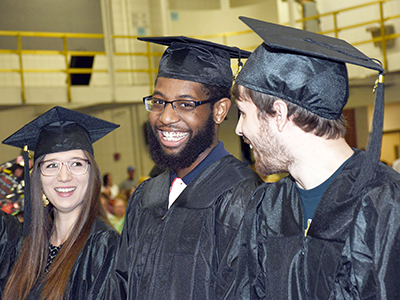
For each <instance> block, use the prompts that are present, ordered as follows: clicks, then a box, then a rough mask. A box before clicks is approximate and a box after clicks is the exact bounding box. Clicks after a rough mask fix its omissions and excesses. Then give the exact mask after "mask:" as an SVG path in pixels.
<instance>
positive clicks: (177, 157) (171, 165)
mask: <svg viewBox="0 0 400 300" xmlns="http://www.w3.org/2000/svg"><path fill="white" fill-rule="evenodd" d="M146 126H147V130H146V131H147V141H148V144H149V151H150V156H151V159H152V160H153V161H154V163H155V164H156V165H157V166H158V167H160V168H162V169H169V170H180V169H184V168H187V167H190V166H191V165H192V164H193V163H194V162H195V160H196V159H197V158H198V157H199V155H200V154H201V153H203V152H204V151H205V150H206V149H207V148H209V147H210V146H211V145H212V143H213V141H214V136H215V124H214V118H213V115H212V114H210V116H209V118H208V119H207V121H206V123H205V124H204V126H203V127H201V128H199V132H198V133H197V134H196V135H193V131H192V130H190V131H189V140H188V142H187V144H186V146H185V147H184V148H183V149H182V150H181V151H180V152H179V153H176V154H166V153H165V152H164V151H163V146H162V144H161V142H160V140H159V136H158V134H157V131H158V130H157V128H156V127H155V126H154V128H152V127H151V125H150V123H149V122H147V123H146Z"/></svg>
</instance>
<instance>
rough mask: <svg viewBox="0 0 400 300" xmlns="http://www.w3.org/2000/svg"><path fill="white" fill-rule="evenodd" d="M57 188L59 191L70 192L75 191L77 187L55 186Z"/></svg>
mask: <svg viewBox="0 0 400 300" xmlns="http://www.w3.org/2000/svg"><path fill="white" fill-rule="evenodd" d="M55 190H56V191H57V192H59V193H69V192H72V191H75V190H76V188H75V187H71V188H55Z"/></svg>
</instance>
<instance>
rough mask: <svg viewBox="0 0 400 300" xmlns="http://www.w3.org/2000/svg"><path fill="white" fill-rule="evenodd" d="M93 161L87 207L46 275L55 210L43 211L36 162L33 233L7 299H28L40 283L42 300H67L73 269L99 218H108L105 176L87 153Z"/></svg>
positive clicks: (7, 289)
mask: <svg viewBox="0 0 400 300" xmlns="http://www.w3.org/2000/svg"><path fill="white" fill-rule="evenodd" d="M83 152H84V154H85V156H86V157H87V159H88V160H89V163H90V167H89V184H88V189H87V191H86V193H85V199H86V201H85V205H83V206H82V209H81V211H80V214H79V216H78V219H77V221H76V223H75V225H74V226H73V228H72V230H71V233H70V235H69V237H68V239H67V240H66V241H65V243H64V245H63V247H62V248H61V250H60V252H59V253H58V255H57V256H56V258H55V259H54V261H53V263H52V264H51V266H50V268H49V270H48V272H47V273H46V274H45V271H44V270H45V267H46V263H47V257H48V247H49V243H50V237H51V233H52V228H53V217H54V215H53V212H54V208H53V206H52V205H51V204H49V205H48V206H47V207H46V208H43V200H42V195H43V188H42V182H41V175H40V169H39V163H40V162H41V161H43V159H44V156H42V157H40V158H38V159H37V160H36V161H35V164H34V167H33V170H32V174H31V201H32V217H31V218H32V220H31V226H30V233H29V236H27V237H26V238H25V240H24V242H23V247H22V250H21V253H20V254H19V256H18V259H17V262H16V263H15V265H14V268H13V270H12V272H11V274H10V277H9V279H8V281H7V284H6V287H5V291H4V299H9V300H24V299H26V298H27V297H28V295H29V293H30V292H31V290H32V289H33V288H34V287H35V286H36V285H38V284H40V285H41V286H42V290H41V299H63V298H64V297H65V296H66V291H67V290H68V281H69V276H70V274H71V271H72V267H73V265H74V263H75V260H76V258H77V257H78V255H79V253H80V251H81V250H82V248H83V246H84V245H85V242H86V240H87V238H88V236H89V234H90V231H91V228H92V225H93V223H94V221H95V219H96V217H97V216H100V217H102V218H103V219H105V220H106V218H105V213H104V210H103V208H102V206H101V204H100V188H101V174H100V170H99V168H98V166H97V164H96V162H95V160H94V158H93V156H92V155H91V154H90V153H89V152H87V151H83Z"/></svg>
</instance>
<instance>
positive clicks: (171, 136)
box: [161, 131, 189, 142]
mask: <svg viewBox="0 0 400 300" xmlns="http://www.w3.org/2000/svg"><path fill="white" fill-rule="evenodd" d="M188 134H189V133H188V132H179V131H161V135H162V138H163V140H164V141H167V142H178V141H180V140H182V139H184V138H185V137H186V136H187V135H188Z"/></svg>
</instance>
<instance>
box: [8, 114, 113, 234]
mask: <svg viewBox="0 0 400 300" xmlns="http://www.w3.org/2000/svg"><path fill="white" fill-rule="evenodd" d="M118 127H119V125H117V124H114V123H110V122H107V121H104V120H101V119H98V118H95V117H92V116H89V115H86V114H83V113H80V112H76V111H73V110H69V109H66V108H63V107H61V106H55V107H53V108H52V109H50V110H49V111H47V112H45V113H44V114H42V115H41V116H39V117H37V118H36V119H34V120H33V121H31V122H30V123H28V124H26V125H25V126H24V127H22V128H21V129H19V130H18V131H17V132H15V133H13V134H12V135H11V136H9V137H8V138H6V139H5V140H4V141H3V144H6V145H10V146H15V147H18V148H22V149H24V160H25V163H24V168H25V170H24V174H25V203H24V206H25V214H24V233H25V234H28V233H29V226H30V212H31V210H30V193H29V190H30V180H29V150H32V151H34V152H35V155H34V159H35V160H36V159H37V158H38V157H40V156H42V155H45V154H49V153H56V152H63V151H69V150H76V149H81V150H86V151H88V152H90V153H91V154H93V146H92V144H93V143H94V142H96V141H97V140H99V139H100V138H102V137H103V136H105V135H106V134H108V133H109V132H111V131H113V130H114V129H116V128H118ZM26 217H28V218H26Z"/></svg>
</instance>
